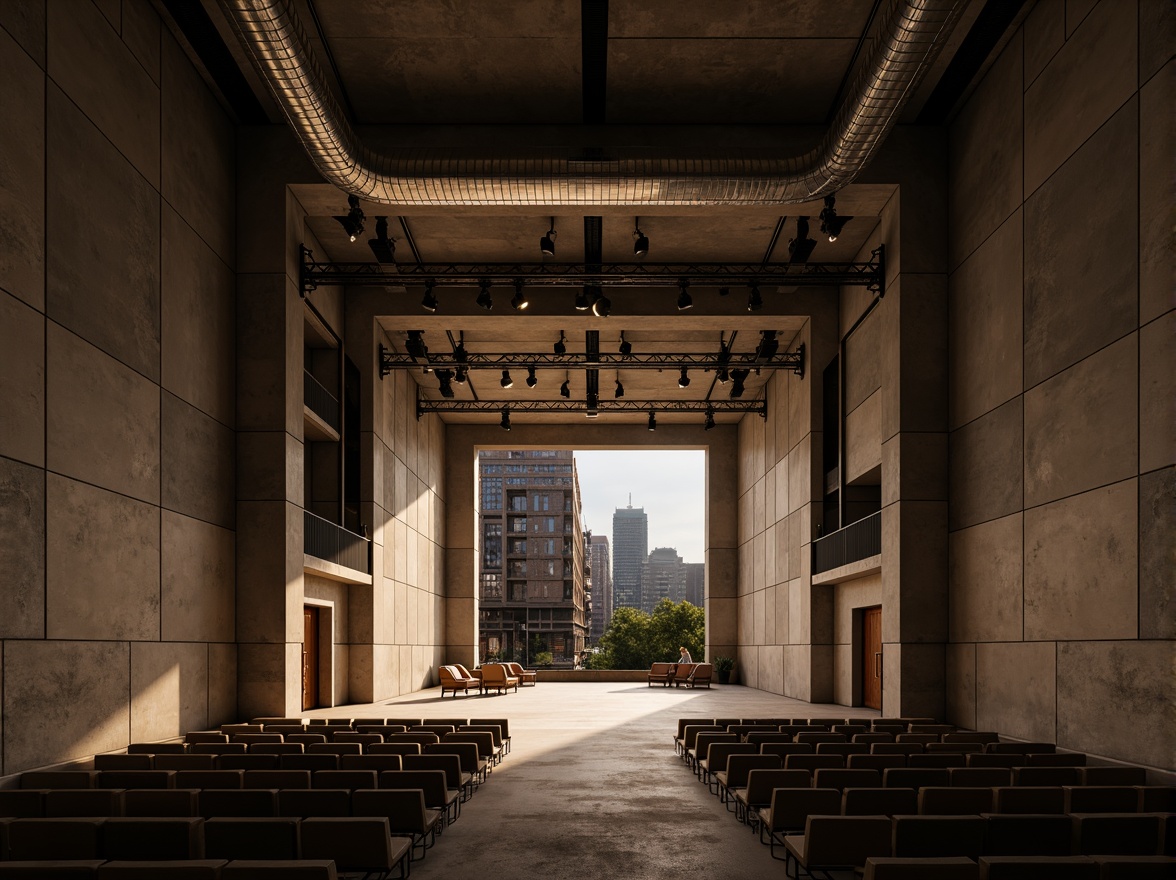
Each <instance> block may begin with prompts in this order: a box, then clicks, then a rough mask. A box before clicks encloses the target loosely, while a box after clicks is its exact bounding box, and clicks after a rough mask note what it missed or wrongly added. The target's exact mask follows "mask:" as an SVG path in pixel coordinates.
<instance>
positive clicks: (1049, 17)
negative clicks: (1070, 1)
mask: <svg viewBox="0 0 1176 880" xmlns="http://www.w3.org/2000/svg"><path fill="white" fill-rule="evenodd" d="M1023 33H1024V40H1025V85H1026V86H1029V85H1031V84H1032V83H1033V81H1034V80H1035V79H1037V77H1038V76H1039V75H1040V74H1041V71H1042V70H1044V69H1045V66H1046V65H1047V64H1048V63H1049V62H1050V59H1052V58H1053V56H1054V55H1056V54H1057V52H1058V50H1059V49H1060V48H1062V45H1063V44H1064V43H1065V42H1066V7H1065V5H1064V4H1062V3H1038V4H1037V5H1036V6H1034V7H1033V11H1032V12H1031V13H1030V14H1029V17H1028V18H1027V19H1025V26H1024V28H1023Z"/></svg>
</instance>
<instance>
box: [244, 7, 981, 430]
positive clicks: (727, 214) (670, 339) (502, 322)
mask: <svg viewBox="0 0 1176 880" xmlns="http://www.w3.org/2000/svg"><path fill="white" fill-rule="evenodd" d="M294 5H295V9H296V11H297V12H298V14H299V16H300V17H301V19H302V21H303V23H304V25H305V26H306V28H307V30H308V32H309V33H310V37H311V43H312V45H313V46H314V48H315V51H316V53H317V55H318V60H319V62H320V66H321V67H322V69H323V71H324V73H325V75H326V77H327V80H328V81H329V82H330V84H331V86H332V88H333V89H334V90H335V92H336V94H337V96H338V97H339V98H340V99H341V101H342V103H343V105H344V106H345V107H346V108H347V109H348V110H349V112H350V113H351V115H352V119H353V121H354V122H355V123H356V124H358V125H359V126H361V128H360V131H361V133H362V134H363V135H364V136H365V137H366V138H370V139H371V140H372V141H374V142H376V145H377V146H378V142H379V140H380V139H385V140H387V139H392V140H397V141H399V142H401V143H415V142H419V141H421V140H422V139H423V140H425V141H431V142H433V143H438V142H440V143H442V144H444V145H445V146H447V147H450V148H451V149H456V150H460V149H461V148H462V146H463V144H465V145H469V144H471V143H473V142H472V141H471V140H470V139H471V138H478V146H480V147H484V146H485V144H486V142H487V140H486V139H489V140H490V142H493V140H494V139H495V138H499V137H501V138H504V139H507V140H510V139H513V140H515V141H516V142H517V139H518V137H519V133H520V132H525V131H528V130H530V129H528V128H525V127H531V128H533V130H534V131H535V132H536V135H535V137H536V139H537V140H541V139H542V138H552V137H555V138H558V137H559V134H558V132H559V131H560V130H561V129H563V128H568V127H576V128H579V127H582V126H585V125H592V126H595V127H596V129H597V130H598V131H600V132H604V135H603V137H604V139H607V138H609V137H623V138H626V139H627V141H628V142H629V143H639V142H642V140H641V139H642V138H643V137H648V138H649V140H648V141H646V142H649V143H653V142H657V143H663V144H664V143H666V142H667V141H668V142H669V143H671V144H672V143H674V142H675V141H677V142H680V143H682V144H683V145H687V144H688V145H689V146H690V147H691V148H692V149H697V148H698V147H699V146H700V145H701V146H702V149H704V150H705V149H706V148H707V146H708V145H711V146H713V145H715V144H716V143H717V142H721V141H723V140H725V139H726V140H730V139H742V138H744V137H746V138H747V140H745V141H741V142H742V143H755V142H756V139H757V138H760V139H763V140H764V141H765V142H771V138H770V137H765V134H764V133H765V132H769V131H783V132H785V134H784V137H785V138H792V139H794V140H799V141H800V142H802V143H808V144H815V142H816V140H817V138H819V136H820V133H821V131H822V130H823V128H824V126H825V124H826V122H827V120H828V119H829V117H830V116H831V114H832V112H833V110H834V109H835V107H836V106H837V103H838V101H839V99H840V95H841V91H842V89H843V84H844V82H845V81H846V80H847V78H848V77H849V75H850V73H851V72H852V71H853V70H854V67H855V64H857V63H859V62H860V57H861V54H862V53H861V52H860V51H859V50H860V44H861V42H862V41H863V39H864V38H865V37H866V35H867V31H868V29H869V27H870V25H871V22H872V19H873V18H874V17H875V15H874V13H875V5H876V3H875V0H837V2H832V3H829V2H826V3H813V2H810V0H744V2H741V3H739V4H722V5H717V4H715V3H714V2H713V0H643V2H642V3H640V4H634V3H626V2H619V0H612V2H602V0H584V2H581V0H518V2H513V0H512V2H510V3H477V2H457V0H441V2H439V0H397V2H396V3H390V2H387V0H296V2H295V4H294ZM982 5H983V4H982V3H979V2H977V3H976V4H974V6H975V7H980V6H982ZM720 8H721V9H722V11H721V12H718V11H716V10H717V9H720ZM585 12H586V13H587V14H584V13H585ZM594 12H605V13H606V18H603V19H598V20H593V17H592V16H593V13H594ZM975 15H976V11H975V10H974V9H971V10H970V11H969V13H968V14H967V15H966V16H965V20H964V21H963V22H962V23H961V26H960V28H958V29H957V30H958V34H959V35H960V36H957V37H956V38H955V42H954V43H953V44H952V45H951V46H949V47H948V50H947V51H946V52H944V55H943V57H942V58H941V59H940V61H939V62H938V64H937V66H936V68H935V69H934V70H933V71H932V72H931V74H930V75H929V76H928V77H927V81H925V82H924V84H923V85H922V87H921V89H920V93H919V95H917V96H916V97H915V99H914V101H913V102H912V107H911V108H909V109H908V112H907V114H906V117H905V118H913V114H915V113H917V112H918V107H919V105H920V103H921V102H923V101H925V100H926V98H927V95H928V94H929V93H930V90H931V89H932V88H933V87H934V86H935V84H936V83H937V82H938V79H939V78H940V76H941V75H942V73H943V70H944V68H945V66H946V65H947V63H948V62H949V60H950V58H951V55H952V53H953V52H954V50H955V46H957V45H958V44H959V40H960V39H961V38H962V34H963V32H965V31H966V30H967V28H968V26H969V23H970V21H971V20H974V19H975ZM247 75H248V76H250V77H252V76H253V75H252V72H251V71H247ZM254 81H255V80H254ZM263 100H267V99H263ZM475 125H476V126H478V127H477V128H474V127H472V126H475ZM788 126H793V127H794V128H791V129H790V128H788ZM799 126H804V128H795V127H799ZM552 132H555V134H552ZM614 132H623V134H615V135H614V134H612V133H614ZM696 132H697V139H696ZM548 142H551V141H550V140H549V141H548ZM776 142H777V143H778V140H777V141H776ZM792 152H796V151H792ZM293 189H294V193H295V195H296V197H297V198H298V199H299V201H300V202H301V204H302V205H303V207H304V208H305V209H306V210H307V212H308V218H307V227H308V231H309V232H310V233H311V234H312V235H313V237H314V239H316V240H317V241H316V242H315V245H316V256H317V257H318V258H319V259H324V258H325V259H330V260H339V261H371V259H372V256H371V252H370V250H369V249H368V247H367V245H366V239H367V238H368V237H370V236H372V235H373V234H374V227H375V218H376V216H378V215H383V214H387V215H389V217H388V219H389V233H390V235H391V236H392V237H393V238H394V239H396V248H397V250H396V257H397V260H398V261H400V262H407V261H412V260H415V259H419V260H421V261H424V262H459V261H460V262H467V261H468V262H483V261H484V262H498V261H503V262H516V261H526V262H532V261H534V262H538V261H539V260H540V258H541V257H540V253H539V239H540V237H541V236H542V235H543V233H544V232H545V231H546V230H547V229H548V227H549V225H550V223H551V218H552V216H554V218H555V221H554V222H555V228H556V230H557V231H558V233H559V234H558V236H557V239H556V245H557V257H556V259H557V260H559V261H575V262H579V261H583V260H584V259H585V222H584V218H585V216H598V217H601V218H602V220H601V223H602V226H601V230H602V248H601V249H602V253H601V257H602V259H603V260H604V261H605V262H619V261H630V260H632V254H633V229H634V223H635V220H636V218H635V217H634V216H633V214H632V213H631V211H630V209H617V208H601V209H588V210H583V211H580V212H579V213H574V212H571V211H570V210H569V209H568V208H566V207H565V208H559V209H544V208H535V207H520V206H499V207H494V208H477V207H461V208H445V207H428V208H414V209H412V211H411V212H410V213H407V214H403V215H401V214H399V213H395V212H394V209H389V208H387V207H382V206H379V205H375V204H365V205H363V208H364V211H365V213H366V214H367V218H368V219H367V230H366V232H365V234H364V235H363V236H361V239H360V241H358V242H355V243H351V242H349V241H348V239H347V237H346V236H345V235H344V234H343V230H342V228H341V227H340V226H339V224H338V223H337V221H336V220H334V219H333V217H334V215H341V214H345V213H346V212H347V203H346V196H345V194H343V193H341V192H340V191H339V190H337V189H335V188H333V187H330V186H327V185H301V186H295V187H294V188H293ZM892 193H893V189H892V188H891V187H888V186H881V185H851V186H849V187H847V188H845V189H843V190H842V191H841V192H840V193H839V194H838V199H837V208H838V212H839V213H840V214H843V215H852V216H853V217H854V218H855V219H854V220H853V221H852V222H851V223H849V224H848V225H847V226H846V228H845V232H844V233H843V235H842V236H841V238H840V239H839V240H838V241H837V242H835V243H829V242H828V241H826V240H825V238H824V236H821V235H820V234H819V230H818V228H817V227H818V223H817V221H816V215H817V214H818V213H819V211H820V208H821V205H820V204H819V203H814V204H808V205H790V206H786V207H784V206H782V207H779V208H772V207H750V208H744V207H699V208H649V209H647V210H648V211H649V214H648V215H642V216H641V217H640V221H639V222H640V227H641V229H642V231H643V232H644V233H645V234H646V235H648V236H649V239H650V242H651V247H650V251H649V255H648V257H646V259H647V260H649V261H657V262H678V261H713V262H760V261H766V260H776V261H781V260H786V259H787V244H788V240H789V239H790V238H792V237H793V236H794V235H795V228H796V227H795V220H796V218H797V217H798V216H801V215H807V216H809V217H811V218H812V221H813V222H812V230H811V235H812V237H814V238H816V239H817V240H818V245H817V248H816V251H815V252H814V254H813V257H812V259H813V260H816V261H848V260H853V259H854V258H855V256H856V255H857V254H858V252H859V250H860V249H861V248H862V247H863V246H865V245H866V244H867V242H869V241H870V239H871V236H872V235H873V234H874V233H875V229H876V227H877V225H878V217H879V213H880V211H881V209H882V207H883V205H884V204H885V202H886V201H887V199H889V198H890V196H891V195H892ZM399 210H404V209H399ZM782 218H783V220H784V222H783V225H782V226H780V232H779V235H778V237H776V231H777V227H778V224H780V223H781V220H782ZM405 228H407V230H408V231H409V233H410V234H411V242H412V245H413V246H415V253H414V251H413V248H412V247H410V243H409V240H408V236H406V235H405V232H404V229H405ZM422 290H423V289H422V287H420V286H419V285H418V286H416V287H415V288H411V287H410V288H397V287H389V288H387V289H386V290H385V293H384V294H383V296H384V297H385V298H386V302H387V307H386V309H385V308H383V307H381V312H384V314H382V316H381V318H380V323H381V325H382V326H383V327H384V328H385V330H387V332H388V333H389V335H390V336H391V337H392V338H393V339H394V340H398V341H399V342H401V343H402V341H403V339H404V332H405V331H406V330H409V329H413V330H424V331H425V342H426V344H427V345H428V346H429V347H430V349H432V350H434V351H449V350H451V345H452V342H451V340H456V339H458V338H459V335H460V334H463V333H464V339H465V344H466V347H467V348H468V349H469V350H470V351H484V352H545V353H550V352H551V350H552V348H551V347H552V345H553V343H554V342H555V340H556V339H557V338H558V336H559V333H560V331H561V330H562V331H563V332H564V333H565V334H566V336H567V339H568V351H569V352H575V351H582V350H583V345H584V331H585V330H589V329H594V330H599V331H600V338H601V351H604V352H610V351H616V345H617V341H618V339H619V336H620V333H621V331H625V335H626V338H627V339H628V340H629V341H630V342H632V343H633V347H634V351H643V352H649V351H660V352H707V353H713V352H715V351H717V349H718V344H719V338H720V333H722V334H724V338H726V339H729V338H730V337H731V336H732V334H734V335H735V350H737V351H750V350H753V349H754V348H755V345H756V343H757V341H758V339H759V335H760V331H762V330H775V331H777V332H778V333H779V337H780V339H781V342H782V350H784V349H786V348H787V347H788V346H789V343H790V342H791V340H792V338H793V336H794V335H795V334H796V332H797V331H798V330H799V329H800V327H801V326H802V324H803V321H804V316H803V315H802V314H795V313H794V312H795V311H796V310H794V309H792V310H790V307H789V302H790V299H793V297H790V295H789V294H790V291H773V290H770V289H764V290H763V291H762V292H763V294H764V297H765V309H764V310H763V311H760V312H755V313H750V312H748V311H747V310H746V301H747V292H746V289H745V288H743V289H738V290H732V291H731V293H730V295H729V296H726V297H720V296H719V294H718V291H717V289H710V290H705V289H702V288H701V287H699V288H692V290H691V293H692V295H693V297H694V302H695V305H694V308H693V309H692V310H690V311H688V312H684V313H679V312H678V311H677V310H676V309H675V308H674V300H675V298H676V291H675V290H673V289H672V288H658V289H649V290H639V289H625V290H618V291H610V297H611V299H612V300H613V310H612V316H611V317H610V318H608V319H600V318H594V317H592V316H591V315H590V314H585V313H583V312H577V311H575V310H574V309H573V308H572V298H573V295H574V294H573V292H572V291H569V290H568V289H558V290H547V291H542V292H540V293H539V295H538V296H537V297H536V299H535V304H534V305H533V306H532V308H531V309H529V310H528V311H527V312H526V313H517V312H514V311H513V310H512V309H511V308H510V306H509V300H510V296H511V294H512V291H511V289H510V288H506V287H504V288H499V289H495V291H494V299H495V306H494V310H493V312H491V313H489V314H488V313H486V312H484V311H482V310H480V309H478V308H476V307H475V306H474V303H473V300H474V297H475V295H476V291H475V290H473V289H471V288H468V287H467V288H454V289H449V290H446V289H445V288H441V287H439V288H438V289H437V291H436V293H437V296H438V298H439V299H440V300H441V303H442V307H441V309H439V310H438V312H437V313H435V314H431V313H428V312H426V311H424V310H423V309H421V308H420V305H419V303H420V299H421V294H422ZM826 295H828V296H830V297H836V296H837V291H836V289H835V288H827V289H826ZM397 347H398V348H401V349H402V348H403V347H402V345H398V346H397ZM411 375H412V376H413V378H414V379H415V380H416V381H417V382H418V384H419V386H420V389H421V393H422V395H424V396H426V397H430V398H438V399H439V397H440V395H439V393H438V390H437V382H436V379H435V377H433V376H430V375H424V374H422V373H421V372H420V371H417V370H414V371H412V374H411ZM615 378H616V376H615V375H614V373H613V371H612V370H606V371H602V372H601V375H600V396H601V399H602V400H610V399H612V396H613V389H614V380H615ZM620 378H621V381H622V382H623V384H624V387H625V390H626V398H627V399H630V400H632V399H683V400H685V399H692V400H704V399H707V397H708V395H710V396H711V398H712V399H715V398H718V399H725V398H726V389H724V388H722V387H721V386H716V385H715V384H714V382H713V381H712V380H713V378H714V376H713V374H706V375H698V376H694V377H693V381H692V382H691V385H690V387H689V388H688V389H679V388H678V386H677V378H678V375H677V372H676V371H673V372H670V371H667V372H666V373H659V372H656V371H626V370H622V371H621V374H620ZM767 378H768V374H767V373H766V372H765V373H764V374H763V375H762V376H759V377H756V376H755V375H754V374H753V375H752V376H751V377H750V378H749V380H748V382H747V392H746V395H745V397H749V398H750V397H754V396H755V395H756V394H757V393H758V392H759V391H760V390H761V389H762V385H763V383H764V382H765V381H766V379H767ZM498 379H499V374H498V372H497V371H496V372H494V373H493V375H490V374H488V372H486V371H474V372H472V373H471V381H470V382H469V383H468V384H467V385H466V386H464V387H463V386H458V385H455V386H454V388H455V391H456V392H457V399H472V398H473V396H474V395H475V394H476V395H477V397H478V398H479V399H482V400H487V399H490V400H504V401H509V400H512V399H547V398H550V399H558V389H559V385H560V383H562V381H563V379H564V375H563V373H562V371H559V374H558V375H556V374H555V371H550V374H545V373H544V371H540V372H539V374H538V379H539V384H538V385H537V387H536V388H535V389H529V388H527V386H526V385H525V383H524V381H523V380H524V379H525V372H523V373H520V374H518V375H515V376H514V379H515V384H514V387H513V388H512V389H510V390H509V391H503V390H502V389H501V388H500V387H499V382H498ZM583 388H584V376H583V374H582V373H581V374H575V373H573V375H572V377H571V389H572V392H573V397H581V398H582V395H583ZM443 418H444V419H445V420H446V421H482V422H490V421H494V422H496V421H497V419H498V415H497V413H489V414H475V415H466V414H462V415H457V414H445V415H443ZM512 418H514V420H515V421H516V423H525V422H528V421H531V422H535V421H546V422H570V423H573V424H575V423H582V419H583V417H582V416H579V415H575V416H569V415H566V414H562V415H560V414H547V415H540V414H526V415H518V416H514V417H512ZM601 418H602V420H613V421H629V422H633V421H638V420H644V416H642V415H609V416H603V415H602V417H601ZM658 419H659V421H663V420H664V421H690V422H694V421H699V422H700V421H701V417H700V416H698V415H697V414H678V415H673V414H669V413H667V414H665V415H664V416H663V415H661V414H659V416H658ZM738 419H739V416H738V415H727V416H720V417H719V421H728V422H732V421H738Z"/></svg>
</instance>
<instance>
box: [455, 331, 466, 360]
mask: <svg viewBox="0 0 1176 880" xmlns="http://www.w3.org/2000/svg"><path fill="white" fill-rule="evenodd" d="M453 359H454V360H455V361H457V362H458V363H459V364H464V363H465V362H466V361H468V360H469V359H470V355H469V352H467V351H466V347H465V331H464V330H462V331H461V335H460V336H458V337H457V347H456V348H454V349H453Z"/></svg>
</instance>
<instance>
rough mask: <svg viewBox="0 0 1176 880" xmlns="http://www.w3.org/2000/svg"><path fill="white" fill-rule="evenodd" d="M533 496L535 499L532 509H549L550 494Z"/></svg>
mask: <svg viewBox="0 0 1176 880" xmlns="http://www.w3.org/2000/svg"><path fill="white" fill-rule="evenodd" d="M531 497H532V500H533V504H532V510H535V511H540V510H547V509H548V504H549V503H550V496H548V495H533V496H531Z"/></svg>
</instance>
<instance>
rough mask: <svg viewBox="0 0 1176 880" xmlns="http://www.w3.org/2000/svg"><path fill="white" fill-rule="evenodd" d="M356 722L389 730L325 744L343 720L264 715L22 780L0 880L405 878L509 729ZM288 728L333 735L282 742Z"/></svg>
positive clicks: (499, 724) (9, 814) (7, 815)
mask: <svg viewBox="0 0 1176 880" xmlns="http://www.w3.org/2000/svg"><path fill="white" fill-rule="evenodd" d="M333 720H334V719H333ZM359 720H360V721H363V722H364V724H363V725H362V727H368V726H372V727H382V728H385V730H384V731H383V732H379V733H374V732H368V731H364V730H362V728H361V727H358V726H352V724H353V723H354V722H353V721H351V723H349V724H348V725H347V726H346V731H350V732H351V733H352V734H355V735H357V736H359V737H361V739H359V740H358V741H352V742H349V741H347V740H346V739H343V740H341V741H337V742H327V741H326V739H327V736H328V735H331V736H332V738H333V736H335V735H343V736H346V731H345V730H344V729H343V728H344V725H343V724H342V723H336V724H332V725H325V724H324V725H310V724H306V723H296V722H299V721H300V720H299V719H273V720H272V723H268V722H269V720H261V721H255V722H254V723H250V724H248V725H225V726H224V728H222V730H219V731H195V732H192V733H189V734H188V736H187V737H186V738H185V742H183V743H141V744H132V746H130V747H129V748H128V750H127V751H126V752H125V753H119V754H110V755H98V756H96V757H95V759H94V769H79V770H52V771H33V772H28V773H24V774H22V776H21V779H20V785H21V787H20V788H19V789H4V790H0V878H5V877H37V878H42V880H43V878H48V877H67V876H68V877H75V876H77V877H92V876H98V877H102V878H105V880H118V878H123V877H127V878H129V877H140V878H143V877H147V876H168V877H171V876H176V877H193V878H196V877H200V878H216V877H219V876H224V877H226V878H233V880H248V877H250V876H256V877H258V878H263V877H265V878H269V877H274V878H277V877H285V876H289V877H291V878H301V877H307V878H312V877H313V878H325V877H328V876H330V877H334V876H336V871H337V870H338V871H345V872H350V871H361V872H363V873H365V874H371V875H373V876H377V877H387V876H390V875H391V872H392V871H399V873H400V876H401V877H407V876H408V872H409V866H410V862H411V861H413V860H415V859H419V858H422V857H423V856H424V853H425V850H427V849H428V848H429V847H431V846H432V845H433V843H434V842H435V840H436V837H437V835H438V834H440V833H441V832H442V831H443V830H444V828H445V827H447V826H448V825H449V824H451V823H452V822H454V821H456V819H457V818H458V817H459V816H460V814H461V804H462V802H463V801H466V800H468V799H469V798H470V797H471V796H472V795H473V793H474V791H475V790H476V789H477V788H478V786H479V785H480V784H482V783H484V782H485V781H486V779H487V777H488V775H489V774H490V772H491V771H492V768H493V767H494V765H495V764H497V763H499V762H501V760H502V758H503V755H504V754H505V753H506V751H507V749H508V748H509V742H510V735H509V723H508V722H507V721H506V720H505V719H482V720H481V721H479V720H478V719H474V722H475V723H473V724H471V723H470V722H471V719H461V720H457V719H453V720H451V721H442V722H437V723H430V721H429V720H428V719H415V721H414V723H412V724H389V723H388V719H359ZM349 721H350V720H349ZM368 722H370V724H369V723H368ZM483 722H486V723H483ZM426 725H427V726H429V727H430V728H431V729H429V730H422V729H421V728H423V727H425V726H426ZM459 726H460V727H462V728H464V729H462V730H459V729H458V728H459ZM274 727H277V728H279V730H278V731H276V732H275V731H274V730H273V728H274ZM283 727H286V728H291V727H297V728H298V729H301V730H304V731H305V730H307V729H311V728H312V727H313V729H316V730H319V731H321V730H325V729H327V728H337V730H332V731H329V734H322V733H319V734H316V737H322V739H321V740H320V739H315V740H314V741H312V742H310V743H288V742H286V737H287V735H288V734H286V733H285V732H283V731H282V730H280V728H283ZM246 728H247V729H246ZM387 728H392V729H390V730H389V729H387ZM412 728H416V730H415V731H413V730H412ZM293 735H297V734H293ZM258 736H260V737H263V739H260V740H257V739H253V738H254V737H258ZM395 736H402V737H406V738H405V739H402V740H399V741H397V740H393V739H392V738H393V737H395ZM242 737H247V738H248V739H244V740H241V738H242ZM266 737H269V739H266ZM275 737H276V738H275ZM234 739H236V740H237V741H233V740H234ZM389 740H392V741H389ZM292 745H296V746H297V748H288V747H289V746H292ZM315 746H325V747H326V749H324V750H323V751H311V750H310V749H314V747H315ZM144 823H147V824H144ZM136 841H137V843H136ZM159 862H163V863H164V866H163V868H162V869H161V868H160V866H159V865H158V864H157V863H159ZM153 865H154V868H152V867H151V866H153ZM153 871H154V873H152V872H153ZM271 871H276V872H277V873H267V872H271ZM246 872H253V873H251V874H250V873H246Z"/></svg>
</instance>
